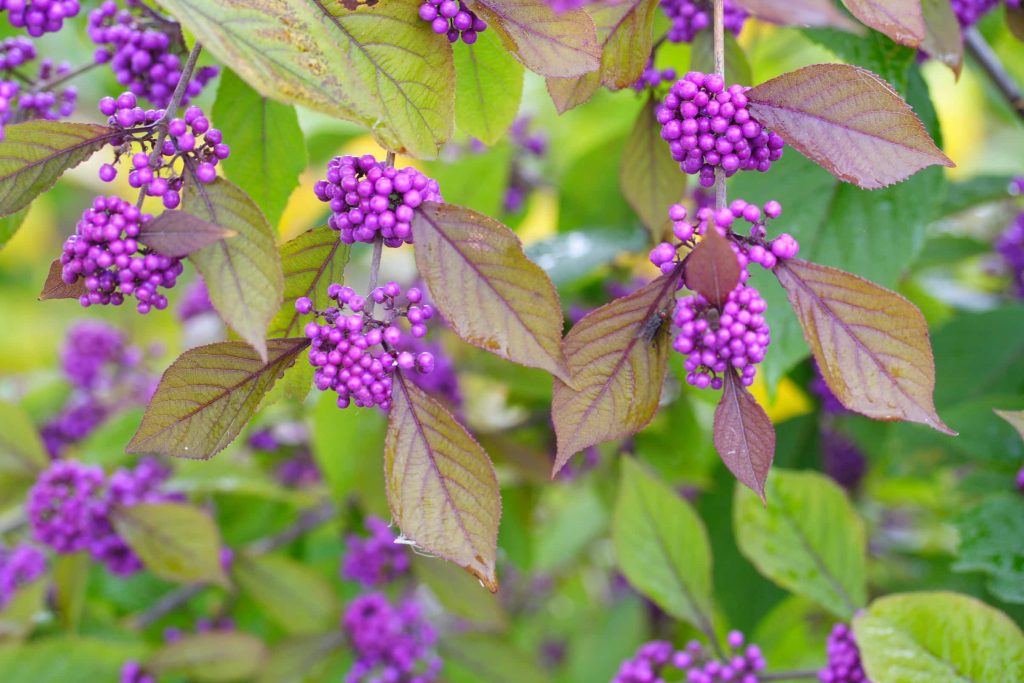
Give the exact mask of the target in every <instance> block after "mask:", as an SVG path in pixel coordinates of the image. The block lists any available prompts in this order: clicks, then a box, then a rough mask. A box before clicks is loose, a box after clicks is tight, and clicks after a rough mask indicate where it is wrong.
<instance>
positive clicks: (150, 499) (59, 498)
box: [27, 460, 180, 576]
mask: <svg viewBox="0 0 1024 683" xmlns="http://www.w3.org/2000/svg"><path fill="white" fill-rule="evenodd" d="M169 474H170V472H169V471H168V470H167V469H166V468H165V467H163V466H161V465H160V464H158V463H157V462H156V461H153V460H143V461H141V462H140V463H139V464H138V465H137V466H136V467H135V468H134V469H131V470H124V469H122V470H118V471H117V472H115V473H114V474H113V475H111V476H110V478H109V479H108V478H106V477H105V476H104V474H103V470H102V469H101V468H99V467H96V466H89V465H82V464H80V463H78V462H76V461H73V460H67V461H57V462H55V463H53V464H52V465H51V466H50V467H49V468H48V469H47V470H45V471H44V472H42V473H41V474H40V475H39V479H38V480H37V481H36V483H35V485H34V486H33V487H32V490H31V491H30V492H29V497H28V503H27V507H28V517H29V521H30V523H31V525H32V529H33V532H34V534H35V538H36V540H38V541H39V542H40V543H43V544H45V545H47V546H49V547H50V548H52V549H53V550H54V551H55V552H58V553H62V554H64V553H76V552H81V551H86V550H87V551H88V552H89V554H90V555H92V557H93V559H95V560H96V561H98V562H102V563H103V564H105V565H106V566H107V569H109V570H110V571H111V572H113V573H114V574H117V575H119V576H127V575H129V574H132V573H134V572H136V571H138V570H140V569H141V568H142V562H141V561H140V560H139V558H138V557H137V556H136V555H135V553H134V552H132V550H131V548H129V547H128V545H127V544H126V543H125V542H124V540H123V539H122V538H121V537H120V536H119V535H118V534H117V532H116V531H115V530H114V527H113V524H112V523H111V521H110V514H111V512H112V511H113V510H114V508H115V507H126V506H132V505H138V504H140V503H157V502H165V501H168V500H179V499H180V497H179V496H176V495H170V494H166V493H163V492H162V491H161V490H160V489H161V487H162V485H163V484H164V482H165V481H166V479H167V477H168V476H169Z"/></svg>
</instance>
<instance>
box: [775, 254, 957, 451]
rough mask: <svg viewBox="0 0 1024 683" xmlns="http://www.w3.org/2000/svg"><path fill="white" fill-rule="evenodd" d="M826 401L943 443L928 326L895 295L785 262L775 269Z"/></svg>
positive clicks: (857, 279)
mask: <svg viewBox="0 0 1024 683" xmlns="http://www.w3.org/2000/svg"><path fill="white" fill-rule="evenodd" d="M775 274H776V276H777V277H778V278H779V282H780V283H781V284H782V286H783V287H784V288H785V290H786V294H787V295H788V296H789V302H790V304H791V305H792V306H793V310H794V311H796V315H797V318H799V320H800V325H801V327H802V328H803V331H804V337H805V338H806V339H807V343H808V344H809V345H810V347H811V351H812V352H813V353H814V358H815V360H816V361H817V362H818V367H819V368H820V369H821V374H822V376H823V377H824V378H825V381H826V382H827V383H828V386H829V388H830V389H831V390H832V393H834V394H835V395H836V398H838V399H839V401H840V402H841V403H842V404H843V405H844V406H845V407H846V408H847V409H848V410H853V411H855V412H858V413H861V414H863V415H867V416H868V417H871V418H874V419H876V420H907V421H910V422H919V423H921V424H924V425H927V426H929V427H931V428H933V429H936V430H938V431H940V432H943V433H945V434H950V435H956V432H954V431H953V430H951V429H950V428H949V427H947V426H946V425H945V424H944V423H943V422H942V419H941V418H940V417H939V416H938V414H937V413H936V412H935V401H934V399H933V397H932V394H933V393H934V391H935V359H934V358H933V357H932V346H931V342H930V341H929V339H928V325H927V323H926V322H925V319H924V316H923V315H921V312H920V311H919V310H917V307H916V306H914V304H912V303H910V302H909V301H907V300H906V299H904V298H903V297H902V296H900V295H899V294H896V293H895V292H891V291H889V290H888V289H885V288H884V287H879V286H878V285H876V284H875V283H873V282H869V281H867V280H865V279H863V278H860V277H857V276H856V275H851V274H850V273H847V272H844V271H842V270H839V269H837V268H829V267H828V266H822V265H818V264H816V263H809V262H807V261H803V260H800V259H790V260H788V261H784V262H782V263H780V264H779V265H778V266H777V267H776V268H775Z"/></svg>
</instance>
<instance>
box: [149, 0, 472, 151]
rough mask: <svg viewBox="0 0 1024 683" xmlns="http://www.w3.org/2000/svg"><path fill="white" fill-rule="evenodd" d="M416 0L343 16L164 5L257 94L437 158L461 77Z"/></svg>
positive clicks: (264, 6) (209, 2) (300, 5)
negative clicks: (342, 121)
mask: <svg viewBox="0 0 1024 683" xmlns="http://www.w3.org/2000/svg"><path fill="white" fill-rule="evenodd" d="M420 4H421V3H420V1H419V0H387V2H382V3H377V4H375V5H374V6H373V7H371V8H363V9H360V10H358V11H353V10H347V9H345V7H344V4H343V3H340V2H330V3H327V2H322V1H321V0H292V1H290V2H266V1H265V0H167V1H166V2H162V3H161V6H163V7H164V8H165V9H167V11H169V12H170V13H171V14H173V15H174V16H175V18H177V19H178V20H179V21H180V22H181V23H182V24H183V25H184V26H185V27H186V28H188V30H189V31H191V32H192V33H193V34H195V36H196V39H197V40H198V41H200V42H201V43H202V44H203V46H204V47H206V48H207V49H209V50H210V52H212V53H213V54H214V55H216V56H217V58H218V59H220V60H221V61H222V62H224V63H225V64H227V65H228V66H229V67H230V68H231V69H232V70H234V72H235V73H237V74H238V75H239V76H240V77H241V78H242V79H244V80H245V81H246V82H247V83H248V84H249V85H251V86H252V87H253V88H255V89H256V90H257V91H258V92H259V93H260V94H262V95H265V96H266V97H270V98H273V99H275V100H279V101H282V102H290V103H293V104H299V105H302V106H305V107H309V108H311V109H315V110H317V111H321V112H324V113H325V114H330V115H332V116H336V117H339V118H342V119H347V120H349V121H353V122H355V123H358V124H360V125H362V126H364V127H366V128H370V129H372V130H373V131H374V134H375V135H376V136H377V137H378V139H379V140H380V141H381V142H382V143H383V144H384V146H385V147H387V148H389V149H391V150H393V151H395V152H408V153H410V154H412V155H413V156H424V157H432V156H434V155H435V154H437V150H438V148H439V147H440V145H441V144H442V143H443V142H444V141H445V140H447V139H448V137H449V136H450V135H451V131H452V119H453V113H454V100H455V97H454V88H455V74H454V68H453V66H452V50H451V48H450V47H449V44H448V41H447V39H446V38H445V36H441V35H437V34H435V33H434V32H433V31H429V30H424V27H425V24H424V23H423V20H422V19H420V18H419V15H418V9H419V5H420Z"/></svg>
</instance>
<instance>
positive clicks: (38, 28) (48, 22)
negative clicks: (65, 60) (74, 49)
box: [0, 0, 81, 38]
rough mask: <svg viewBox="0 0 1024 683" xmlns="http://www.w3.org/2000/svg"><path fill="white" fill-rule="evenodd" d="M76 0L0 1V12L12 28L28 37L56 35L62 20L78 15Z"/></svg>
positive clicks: (62, 24) (78, 7) (62, 22)
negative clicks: (20, 29)
mask: <svg viewBox="0 0 1024 683" xmlns="http://www.w3.org/2000/svg"><path fill="white" fill-rule="evenodd" d="M79 9H81V7H80V6H79V4H78V0H0V12H3V11H6V12H7V21H9V22H11V26H13V27H14V28H23V29H25V31H26V32H28V34H29V35H30V36H34V37H37V38H38V37H39V36H41V35H43V34H45V33H56V32H57V31H59V30H61V28H63V27H64V20H65V19H71V18H72V17H75V16H77V15H78V11H79Z"/></svg>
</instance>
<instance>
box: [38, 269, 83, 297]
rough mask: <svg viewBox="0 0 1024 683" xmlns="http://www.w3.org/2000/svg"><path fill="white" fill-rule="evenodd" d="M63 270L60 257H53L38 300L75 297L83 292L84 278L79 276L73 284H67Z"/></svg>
mask: <svg viewBox="0 0 1024 683" xmlns="http://www.w3.org/2000/svg"><path fill="white" fill-rule="evenodd" d="M63 271H64V266H63V265H61V262H60V259H54V261H53V263H51V264H50V271H49V272H48V273H47V274H46V282H45V283H43V289H42V291H41V292H39V300H40V301H49V300H50V299H77V298H78V297H80V296H82V295H83V294H85V280H83V279H81V278H79V279H78V280H76V281H75V284H73V285H69V284H68V283H66V282H64V277H63Z"/></svg>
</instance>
